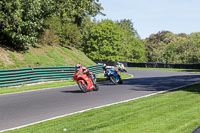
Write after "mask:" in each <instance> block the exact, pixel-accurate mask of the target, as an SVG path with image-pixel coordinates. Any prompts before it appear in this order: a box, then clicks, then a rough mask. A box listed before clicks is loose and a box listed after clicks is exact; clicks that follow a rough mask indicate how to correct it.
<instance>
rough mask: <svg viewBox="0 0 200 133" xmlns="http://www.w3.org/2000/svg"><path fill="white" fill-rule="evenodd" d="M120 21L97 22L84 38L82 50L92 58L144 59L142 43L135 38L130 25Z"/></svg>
mask: <svg viewBox="0 0 200 133" xmlns="http://www.w3.org/2000/svg"><path fill="white" fill-rule="evenodd" d="M121 22H122V23H121ZM121 22H113V21H111V20H103V21H102V22H97V24H96V25H94V26H93V28H92V29H90V32H89V36H88V38H86V40H87V41H86V44H87V45H86V46H85V47H84V52H85V53H86V54H87V55H88V56H89V57H90V58H92V59H93V60H103V61H105V60H106V61H119V60H120V61H135V62H143V61H146V58H145V47H144V44H143V43H142V41H141V40H138V39H136V38H135V32H134V30H133V27H132V26H130V25H123V24H124V21H121Z"/></svg>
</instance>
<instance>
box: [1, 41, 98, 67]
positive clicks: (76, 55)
mask: <svg viewBox="0 0 200 133" xmlns="http://www.w3.org/2000/svg"><path fill="white" fill-rule="evenodd" d="M0 55H1V56H0V69H13V68H26V67H39V66H74V65H75V64H76V63H78V62H79V63H81V64H82V65H83V66H90V65H94V64H95V63H94V62H93V61H92V60H91V59H89V58H88V57H87V56H86V55H85V54H84V53H83V52H81V51H79V50H77V49H75V48H73V47H71V48H70V47H69V48H65V47H62V46H49V45H38V46H37V47H29V50H26V51H21V52H17V51H10V50H7V49H4V48H1V47H0ZM80 57H81V58H80Z"/></svg>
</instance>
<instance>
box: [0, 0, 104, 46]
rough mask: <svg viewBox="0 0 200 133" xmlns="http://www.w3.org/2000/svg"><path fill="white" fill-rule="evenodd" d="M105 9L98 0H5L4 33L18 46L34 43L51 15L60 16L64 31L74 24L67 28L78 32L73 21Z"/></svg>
mask: <svg viewBox="0 0 200 133" xmlns="http://www.w3.org/2000/svg"><path fill="white" fill-rule="evenodd" d="M101 9H102V7H101V5H100V3H98V0H81V1H79V0H1V1H0V25H1V26H0V33H1V35H2V36H3V38H4V39H5V40H11V42H10V43H12V44H13V45H14V46H16V47H23V46H30V45H34V43H35V42H36V41H37V40H38V38H39V35H40V34H41V32H42V31H43V30H44V28H45V25H44V21H45V20H46V19H47V18H48V17H50V16H53V15H56V16H59V18H60V21H61V23H62V25H61V27H62V30H63V32H66V29H68V28H69V27H70V28H71V26H72V27H73V28H72V29H68V30H67V32H68V33H67V35H71V34H70V33H69V32H70V31H71V30H72V31H75V32H77V31H76V28H74V27H75V26H74V25H73V24H77V25H81V22H82V20H83V19H84V18H85V17H87V16H95V15H97V14H99V13H101V12H100V10H101ZM68 22H70V24H69V23H68ZM77 25H76V26H77ZM64 37H66V36H65V35H64ZM69 38H70V39H71V36H70V37H69ZM61 40H62V39H61ZM71 40H72V39H71ZM71 40H70V41H71ZM62 41H63V40H62ZM64 41H66V40H64ZM72 42H73V41H72Z"/></svg>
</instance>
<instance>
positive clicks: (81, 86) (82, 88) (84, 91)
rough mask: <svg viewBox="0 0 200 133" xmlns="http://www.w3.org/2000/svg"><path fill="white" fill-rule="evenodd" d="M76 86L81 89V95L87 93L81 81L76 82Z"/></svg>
mask: <svg viewBox="0 0 200 133" xmlns="http://www.w3.org/2000/svg"><path fill="white" fill-rule="evenodd" d="M78 86H79V88H80V89H81V91H82V92H83V93H86V92H87V87H86V86H85V84H83V83H82V82H81V81H79V82H78Z"/></svg>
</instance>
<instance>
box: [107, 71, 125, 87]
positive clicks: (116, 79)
mask: <svg viewBox="0 0 200 133" xmlns="http://www.w3.org/2000/svg"><path fill="white" fill-rule="evenodd" d="M104 76H105V77H107V79H109V80H110V81H111V82H112V83H113V84H114V85H116V84H123V81H122V79H121V77H120V75H119V72H117V71H116V70H112V69H107V70H106V71H105V74H104Z"/></svg>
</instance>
